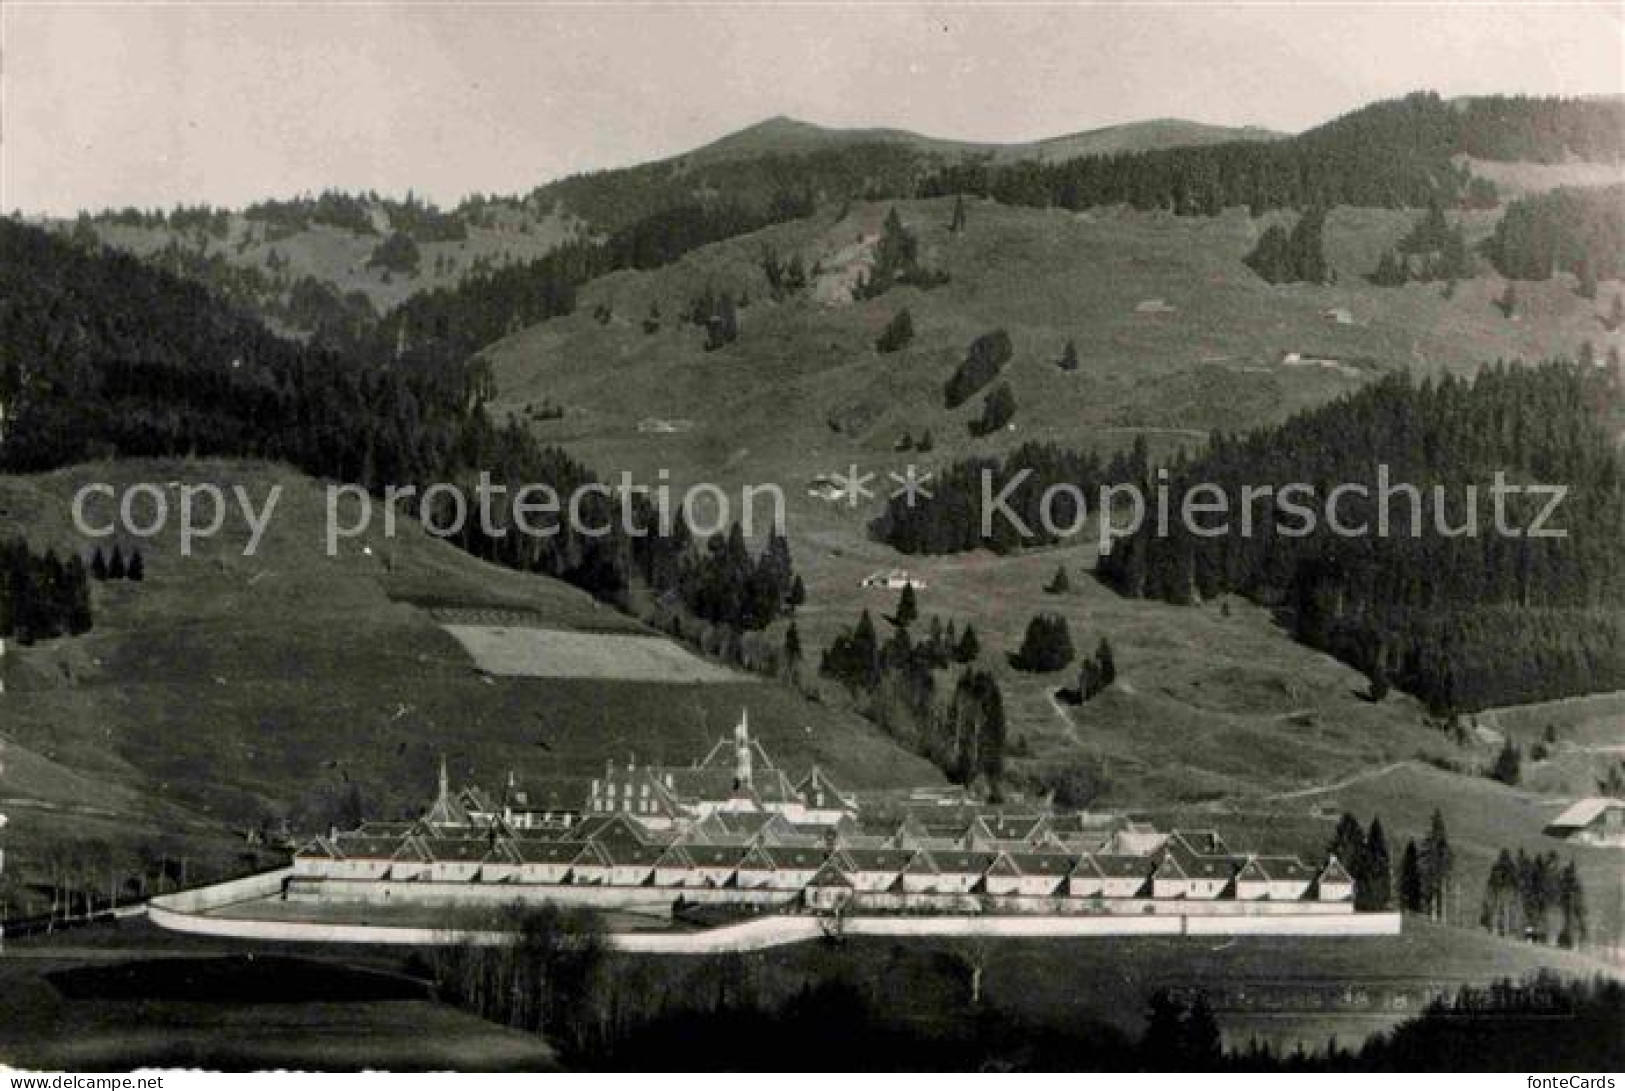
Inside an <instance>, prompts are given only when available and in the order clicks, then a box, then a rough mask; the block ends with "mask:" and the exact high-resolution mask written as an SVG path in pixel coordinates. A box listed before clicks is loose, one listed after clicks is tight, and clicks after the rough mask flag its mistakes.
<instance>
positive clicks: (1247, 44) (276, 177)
mask: <svg viewBox="0 0 1625 1091" xmlns="http://www.w3.org/2000/svg"><path fill="white" fill-rule="evenodd" d="M0 51H3V70H0V209H3V210H4V211H7V212H10V211H12V210H21V211H23V212H25V213H50V214H56V215H63V214H69V213H72V212H75V211H77V210H80V209H87V208H88V209H99V208H106V207H123V206H126V205H136V206H139V207H143V208H150V207H155V206H156V207H166V208H167V207H169V206H172V205H174V204H176V203H178V202H184V203H188V204H196V203H211V204H215V205H223V206H228V207H240V206H242V205H243V204H245V203H247V202H249V201H251V200H255V199H258V198H263V197H286V196H291V195H294V194H298V193H302V192H306V191H318V190H321V189H324V188H329V187H336V188H340V189H346V190H352V191H353V190H366V189H375V190H378V191H379V192H383V193H391V194H401V193H404V192H405V191H406V190H407V189H409V188H410V189H412V190H414V191H415V192H417V193H418V194H419V195H421V196H427V197H429V198H431V199H433V200H436V201H438V202H440V203H441V204H453V203H455V202H456V201H457V200H458V199H459V198H461V197H462V196H464V195H466V194H468V193H470V192H485V193H516V192H525V191H528V190H529V189H530V188H531V187H533V186H535V185H538V184H540V183H542V182H545V181H548V180H550V179H553V178H557V177H560V176H562V175H565V174H571V173H575V172H578V171H584V170H597V169H604V168H610V167H618V166H626V165H629V164H632V163H637V162H642V161H646V160H649V159H655V158H660V157H663V156H667V155H672V154H676V153H678V152H681V151H684V150H686V149H689V148H692V147H696V146H698V145H701V144H704V143H707V142H709V141H711V140H713V139H716V138H717V137H719V136H722V135H724V134H726V133H728V132H731V131H734V130H736V129H739V128H742V127H744V126H746V125H749V124H752V123H754V122H756V121H760V120H762V119H763V118H766V117H770V116H773V115H777V114H785V115H789V116H792V117H797V118H801V119H803V120H806V121H812V122H816V123H819V124H823V125H831V126H859V127H868V126H888V127H897V128H905V129H913V130H916V131H919V132H923V133H927V134H929V135H932V136H939V137H947V138H956V139H963V140H978V141H997V142H1007V141H1020V140H1030V139H1037V138H1040V137H1046V136H1055V135H1059V134H1062V133H1067V132H1076V131H1079V130H1083V129H1092V128H1098V127H1101V126H1105V125H1113V124H1119V123H1123V122H1128V121H1134V120H1141V119H1146V118H1154V117H1182V118H1188V119H1191V120H1195V121H1203V122H1209V123H1214V124H1227V125H1244V124H1245V125H1261V126H1265V127H1268V128H1272V129H1280V130H1287V131H1299V130H1301V129H1304V128H1307V127H1309V126H1312V125H1315V124H1317V123H1319V122H1321V121H1324V120H1327V119H1328V118H1331V117H1333V116H1335V115H1337V114H1339V113H1342V112H1344V111H1347V110H1350V109H1354V108H1356V107H1358V106H1361V105H1364V104H1365V103H1367V102H1370V101H1372V100H1375V99H1379V98H1385V97H1391V96H1394V95H1398V94H1403V93H1405V92H1406V91H1410V90H1416V89H1420V88H1430V89H1433V90H1437V91H1439V92H1440V93H1442V94H1444V95H1447V96H1450V95H1463V94H1480V93H1491V92H1508V93H1530V94H1600V93H1619V92H1622V91H1625V4H1622V3H1620V2H1619V0H1606V2H1603V3H1581V4H1551V3H1543V4H1535V3H1496V4H1485V3H1472V2H1460V0H1458V2H1457V3H1454V4H1417V3H1410V2H1403V0H1388V2H1382V3H1364V4H1328V3H1302V2H1300V3H1295V4H1291V5H1285V4H1273V3H1271V4H1259V3H1252V4H1245V5H1219V4H1200V3H1177V4H1175V3H1137V4H1121V5H1109V6H1108V5H1087V6H1085V5H1078V4H1067V5H1059V4H1049V5H1043V4H1019V5H1018V4H976V5H966V4H962V3H961V4H896V3H891V4H885V5H883V6H877V5H862V6H857V5H847V4H829V3H824V4H780V5H776V6H774V7H772V8H771V9H769V8H768V7H766V6H765V5H755V6H745V5H739V4H735V5H684V6H681V7H679V6H674V5H671V4H658V3H644V4H636V5H634V4H606V3H593V4H586V3H573V4H540V3H537V4H523V3H503V4H492V3H487V4H478V5H470V4H462V5H458V6H456V7H453V6H450V5H441V4H435V3H425V2H419V3H413V4H393V5H392V4H374V3H367V4H362V3H342V4H333V3H329V4H324V5H303V4H290V3H274V4H273V3H260V4H254V5H245V4H225V3H212V4H207V5H205V4H188V3H175V2H169V3H164V4H142V3H122V4H117V5H93V4H83V3H78V4H74V5H71V6H70V5H65V4H47V3H30V2H27V0H6V3H5V4H4V5H0Z"/></svg>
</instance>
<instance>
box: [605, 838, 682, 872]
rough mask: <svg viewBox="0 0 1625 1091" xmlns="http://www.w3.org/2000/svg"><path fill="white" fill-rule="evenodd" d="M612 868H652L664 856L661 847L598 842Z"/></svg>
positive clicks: (664, 852) (663, 850) (663, 849)
mask: <svg viewBox="0 0 1625 1091" xmlns="http://www.w3.org/2000/svg"><path fill="white" fill-rule="evenodd" d="M597 844H598V846H599V847H600V848H601V849H602V850H603V852H604V855H605V856H607V857H608V858H609V862H610V865H611V866H612V867H654V866H655V863H656V862H657V861H658V860H659V859H660V858H661V857H662V856H664V855H665V854H666V850H665V848H664V847H663V846H661V845H628V844H608V843H604V842H598V843H597Z"/></svg>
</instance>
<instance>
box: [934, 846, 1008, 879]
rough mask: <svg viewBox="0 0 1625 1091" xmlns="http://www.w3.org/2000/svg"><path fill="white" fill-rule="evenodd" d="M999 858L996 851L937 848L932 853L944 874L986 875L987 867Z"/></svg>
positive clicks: (938, 869) (939, 870)
mask: <svg viewBox="0 0 1625 1091" xmlns="http://www.w3.org/2000/svg"><path fill="white" fill-rule="evenodd" d="M998 858H999V854H998V853H996V852H972V851H968V850H966V849H935V850H933V851H932V853H931V860H932V862H933V863H935V864H936V865H937V871H938V872H939V873H941V874H944V875H986V874H987V869H988V868H990V867H992V866H993V861H995V860H997V859H998Z"/></svg>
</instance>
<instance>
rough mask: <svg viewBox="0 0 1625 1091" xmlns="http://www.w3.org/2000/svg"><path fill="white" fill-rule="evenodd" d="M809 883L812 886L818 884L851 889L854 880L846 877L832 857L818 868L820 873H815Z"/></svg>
mask: <svg viewBox="0 0 1625 1091" xmlns="http://www.w3.org/2000/svg"><path fill="white" fill-rule="evenodd" d="M807 885H808V886H810V887H814V886H816V887H836V888H846V889H851V886H852V881H851V880H850V879H848V878H847V877H846V875H845V874H844V873H843V872H842V871H841V869H840V868H839V867H837V866H836V865H835V861H834V860H833V859H831V860H829V861H828V862H826V863H825V864H824V866H823V867H821V868H819V869H818V874H816V875H814V876H813V877H812V878H811V879H810V880H808V882H807Z"/></svg>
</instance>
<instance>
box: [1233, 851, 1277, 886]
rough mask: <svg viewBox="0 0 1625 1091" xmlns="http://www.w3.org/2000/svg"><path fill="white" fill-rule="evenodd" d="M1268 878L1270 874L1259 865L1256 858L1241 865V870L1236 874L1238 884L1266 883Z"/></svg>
mask: <svg viewBox="0 0 1625 1091" xmlns="http://www.w3.org/2000/svg"><path fill="white" fill-rule="evenodd" d="M1270 878H1271V876H1270V874H1269V873H1268V872H1266V871H1265V870H1264V868H1263V866H1262V865H1261V864H1259V862H1258V858H1257V857H1256V856H1255V857H1253V858H1252V859H1250V860H1248V861H1247V862H1246V863H1245V864H1242V865H1241V870H1240V871H1238V872H1236V882H1238V883H1267V882H1269V881H1270Z"/></svg>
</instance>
